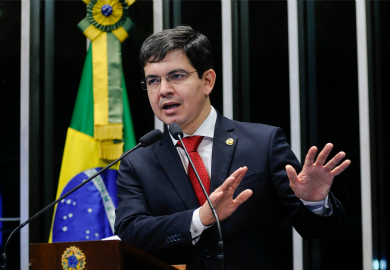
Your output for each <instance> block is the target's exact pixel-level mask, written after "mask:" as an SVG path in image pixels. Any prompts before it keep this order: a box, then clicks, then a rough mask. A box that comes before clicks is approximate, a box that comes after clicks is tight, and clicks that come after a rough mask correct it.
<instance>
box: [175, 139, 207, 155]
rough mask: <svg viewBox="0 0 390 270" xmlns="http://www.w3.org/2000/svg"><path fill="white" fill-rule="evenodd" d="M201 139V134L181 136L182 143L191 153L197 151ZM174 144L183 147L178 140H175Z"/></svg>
mask: <svg viewBox="0 0 390 270" xmlns="http://www.w3.org/2000/svg"><path fill="white" fill-rule="evenodd" d="M202 140H203V136H191V137H185V138H183V143H184V145H185V147H186V149H187V151H188V152H189V153H191V152H196V151H198V147H199V144H200V143H201V142H202ZM176 146H180V147H181V148H183V146H182V145H181V142H180V141H178V142H177V144H176Z"/></svg>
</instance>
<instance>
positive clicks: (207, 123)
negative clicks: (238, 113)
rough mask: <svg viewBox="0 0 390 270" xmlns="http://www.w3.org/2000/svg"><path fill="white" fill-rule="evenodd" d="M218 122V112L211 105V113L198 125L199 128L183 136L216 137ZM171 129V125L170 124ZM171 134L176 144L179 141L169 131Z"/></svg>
mask: <svg viewBox="0 0 390 270" xmlns="http://www.w3.org/2000/svg"><path fill="white" fill-rule="evenodd" d="M216 122H217V112H216V111H215V109H214V107H213V106H211V111H210V113H209V116H207V118H206V119H205V120H204V121H203V123H202V124H201V125H200V127H198V129H197V130H196V131H195V132H194V134H193V135H188V134H185V133H184V134H183V137H184V138H185V137H188V136H204V137H209V138H214V129H215V123H216ZM168 129H169V126H168ZM169 136H171V139H172V142H173V145H176V143H177V141H178V140H176V139H174V138H173V137H172V135H171V133H169Z"/></svg>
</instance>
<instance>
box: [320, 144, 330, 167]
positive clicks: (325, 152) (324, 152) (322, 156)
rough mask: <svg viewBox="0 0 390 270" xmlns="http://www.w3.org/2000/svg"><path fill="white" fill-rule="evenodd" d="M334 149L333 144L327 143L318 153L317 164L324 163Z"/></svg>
mask: <svg viewBox="0 0 390 270" xmlns="http://www.w3.org/2000/svg"><path fill="white" fill-rule="evenodd" d="M332 149H333V144H331V143H327V144H326V145H325V147H324V149H322V151H321V152H320V153H319V154H318V157H317V160H316V164H317V165H320V166H322V165H324V163H325V160H326V159H327V158H328V156H329V154H330V152H331V151H332Z"/></svg>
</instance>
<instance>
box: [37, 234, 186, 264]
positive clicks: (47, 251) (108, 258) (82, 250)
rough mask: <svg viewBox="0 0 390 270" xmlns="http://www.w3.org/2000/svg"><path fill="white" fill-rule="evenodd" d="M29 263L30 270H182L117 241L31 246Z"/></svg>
mask: <svg viewBox="0 0 390 270" xmlns="http://www.w3.org/2000/svg"><path fill="white" fill-rule="evenodd" d="M30 261H31V270H46V269H50V270H57V269H58V270H63V269H64V265H65V266H67V267H68V268H69V267H71V268H73V269H81V268H80V266H84V269H88V270H99V269H110V270H124V269H126V270H127V269H130V270H133V269H134V270H138V269H166V270H177V269H185V266H171V265H169V264H167V263H165V262H163V261H161V260H159V259H157V258H155V257H153V256H152V255H149V254H148V253H146V252H144V251H142V250H139V249H137V248H135V247H133V246H131V245H129V244H127V243H125V242H123V241H119V240H110V241H80V242H63V243H44V244H31V245H30ZM75 266H76V267H75ZM77 267H79V268H77ZM65 269H67V268H65Z"/></svg>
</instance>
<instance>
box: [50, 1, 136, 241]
mask: <svg viewBox="0 0 390 270" xmlns="http://www.w3.org/2000/svg"><path fill="white" fill-rule="evenodd" d="M83 1H84V2H85V3H86V4H87V17H86V18H85V19H84V20H82V21H81V22H80V23H79V25H78V27H79V28H80V29H81V30H82V31H83V33H84V35H86V36H87V37H88V38H89V39H90V40H91V45H90V48H89V51H88V53H87V57H86V60H85V64H84V69H83V73H82V76H81V82H80V87H79V90H78V94H77V99H76V104H75V108H74V112H73V117H72V120H71V123H70V127H69V128H68V132H67V136H66V142H65V149H64V155H63V160H62V165H61V172H60V179H59V183H58V189H57V198H59V197H60V196H62V195H64V194H65V193H67V192H68V191H70V190H71V189H73V188H74V187H76V186H77V185H79V184H81V183H82V182H83V181H84V180H86V179H87V178H89V177H90V176H92V175H93V174H95V173H96V172H98V171H99V170H100V169H102V167H105V166H106V165H108V164H110V163H111V162H112V161H113V160H115V159H117V158H119V157H120V156H121V154H122V153H123V152H124V151H127V150H128V149H130V148H131V147H133V146H135V144H136V142H135V136H134V131H133V125H132V121H131V114H130V107H129V103H128V98H127V94H126V85H125V81H124V78H123V72H122V59H121V42H123V40H125V39H126V38H127V37H128V32H129V30H130V28H131V27H132V25H133V23H132V21H131V20H130V18H129V17H128V15H127V9H128V6H129V5H131V4H132V3H133V2H134V0H83ZM118 168H119V164H116V165H114V166H113V167H112V168H111V169H109V170H107V171H105V172H104V173H102V174H101V175H100V176H98V177H96V178H95V179H94V180H92V181H91V182H89V183H88V184H86V185H84V186H83V187H81V188H80V189H78V190H77V191H75V192H74V193H73V194H71V195H69V196H68V197H67V198H65V199H64V200H62V201H61V202H59V203H58V204H57V205H56V207H55V208H54V214H53V221H52V228H51V232H50V239H49V242H67V241H82V240H100V239H102V238H106V237H109V236H112V235H113V232H114V222H115V208H116V207H117V205H118V199H117V197H116V193H117V188H116V179H117V177H118Z"/></svg>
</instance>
